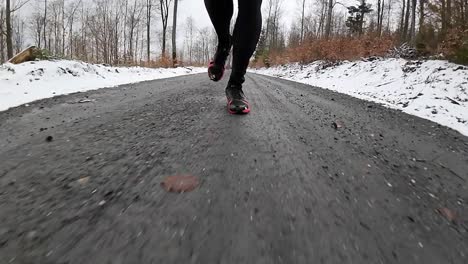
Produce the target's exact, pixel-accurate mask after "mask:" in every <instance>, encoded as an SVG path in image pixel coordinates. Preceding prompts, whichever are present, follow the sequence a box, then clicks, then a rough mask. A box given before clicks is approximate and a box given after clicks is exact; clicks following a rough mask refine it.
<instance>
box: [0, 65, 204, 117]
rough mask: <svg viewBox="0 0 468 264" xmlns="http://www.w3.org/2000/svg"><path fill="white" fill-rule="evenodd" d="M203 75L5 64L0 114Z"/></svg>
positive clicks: (182, 71) (1, 68)
mask: <svg viewBox="0 0 468 264" xmlns="http://www.w3.org/2000/svg"><path fill="white" fill-rule="evenodd" d="M205 71H206V68H193V67H188V68H175V69H151V68H142V67H109V66H104V65H97V64H89V63H85V62H81V61H70V60H56V61H35V62H26V63H22V64H18V65H14V64H9V63H7V64H3V65H0V111H2V110H6V109H8V108H10V107H14V106H19V105H22V104H25V103H29V102H32V101H35V100H38V99H43V98H49V97H53V96H57V95H62V94H69V93H75V92H84V91H89V90H95V89H99V88H104V87H113V86H117V85H121V84H128V83H135V82H141V81H147V80H155V79H162V78H169V77H175V76H180V75H187V74H195V73H200V72H205Z"/></svg>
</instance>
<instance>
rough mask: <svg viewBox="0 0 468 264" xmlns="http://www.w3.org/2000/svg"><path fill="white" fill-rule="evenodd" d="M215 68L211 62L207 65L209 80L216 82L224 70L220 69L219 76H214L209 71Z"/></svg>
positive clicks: (221, 76)
mask: <svg viewBox="0 0 468 264" xmlns="http://www.w3.org/2000/svg"><path fill="white" fill-rule="evenodd" d="M215 66H216V64H215V62H214V61H211V62H210V64H208V77H210V80H212V81H215V82H217V81H220V80H221V79H222V78H223V76H224V71H225V70H226V68H225V67H224V66H223V67H221V74H220V75H219V76H217V75H216V74H213V73H211V70H212V69H213V67H215Z"/></svg>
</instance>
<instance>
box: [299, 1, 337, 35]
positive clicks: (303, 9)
mask: <svg viewBox="0 0 468 264" xmlns="http://www.w3.org/2000/svg"><path fill="white" fill-rule="evenodd" d="M330 1H333V0H330ZM305 2H306V0H302V14H301V43H302V42H303V41H304V18H305Z"/></svg>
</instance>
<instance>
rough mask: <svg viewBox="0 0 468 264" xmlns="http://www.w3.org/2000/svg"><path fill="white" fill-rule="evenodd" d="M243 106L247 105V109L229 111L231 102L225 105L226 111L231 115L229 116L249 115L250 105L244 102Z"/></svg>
mask: <svg viewBox="0 0 468 264" xmlns="http://www.w3.org/2000/svg"><path fill="white" fill-rule="evenodd" d="M245 104H246V105H247V108H246V109H242V110H241V109H239V110H235V111H234V110H231V107H230V106H231V102H228V104H227V110H228V112H229V113H230V114H231V115H246V114H248V113H250V105H249V104H248V103H247V102H245Z"/></svg>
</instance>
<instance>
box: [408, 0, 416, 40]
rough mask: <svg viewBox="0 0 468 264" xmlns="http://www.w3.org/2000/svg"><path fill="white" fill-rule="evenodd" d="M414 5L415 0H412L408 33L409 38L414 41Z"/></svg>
mask: <svg viewBox="0 0 468 264" xmlns="http://www.w3.org/2000/svg"><path fill="white" fill-rule="evenodd" d="M416 6H417V0H412V4H411V27H410V34H409V40H410V41H411V42H412V43H414V39H415V36H416Z"/></svg>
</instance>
